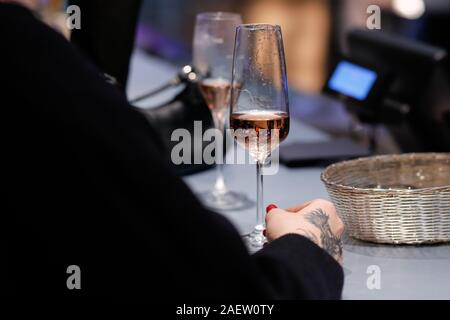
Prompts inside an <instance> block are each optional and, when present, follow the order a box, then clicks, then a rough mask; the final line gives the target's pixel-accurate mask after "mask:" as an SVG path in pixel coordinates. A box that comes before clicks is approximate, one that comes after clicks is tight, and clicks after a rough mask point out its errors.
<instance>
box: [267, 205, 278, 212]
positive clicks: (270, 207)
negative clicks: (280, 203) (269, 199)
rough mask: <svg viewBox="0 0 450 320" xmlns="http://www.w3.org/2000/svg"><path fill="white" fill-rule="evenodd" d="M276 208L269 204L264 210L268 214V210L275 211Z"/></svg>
mask: <svg viewBox="0 0 450 320" xmlns="http://www.w3.org/2000/svg"><path fill="white" fill-rule="evenodd" d="M276 208H278V207H277V206H276V205H274V204H269V205H268V206H267V208H266V213H269V211H270V210H272V209H276Z"/></svg>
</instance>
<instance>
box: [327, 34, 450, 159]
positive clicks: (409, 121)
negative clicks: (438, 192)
mask: <svg viewBox="0 0 450 320" xmlns="http://www.w3.org/2000/svg"><path fill="white" fill-rule="evenodd" d="M348 47H349V50H348V52H347V53H346V54H345V55H343V56H342V58H341V59H340V60H339V61H338V63H337V64H336V65H335V66H334V68H333V69H332V71H331V73H330V76H329V78H328V80H327V82H326V84H325V87H324V90H323V91H324V93H326V94H327V95H331V96H334V97H336V98H338V99H339V100H341V101H343V102H344V103H345V104H346V105H347V107H348V108H349V110H350V112H352V113H354V114H355V115H357V116H358V117H359V119H360V120H361V121H362V122H366V123H375V124H376V123H383V124H385V125H387V126H388V127H389V128H390V129H391V131H392V133H393V135H394V136H395V137H396V138H397V140H398V143H399V144H400V146H401V148H402V149H403V151H449V150H450V135H448V131H449V130H448V128H447V127H446V126H447V124H446V121H444V120H442V121H440V120H439V119H444V118H445V117H444V116H443V115H442V116H440V115H439V113H441V112H446V111H445V110H440V107H439V106H437V103H435V100H436V97H437V96H438V95H440V94H441V93H442V92H443V91H445V90H448V87H447V89H443V84H448V79H445V78H443V77H442V73H441V72H439V70H440V68H441V67H442V62H443V61H444V59H446V56H447V54H446V51H445V50H443V49H441V48H437V47H433V46H430V45H428V44H424V43H421V42H418V41H415V40H411V39H407V38H404V37H401V36H398V35H393V34H389V33H386V32H384V31H380V30H354V31H351V32H350V33H349V34H348ZM444 86H445V85H444ZM437 88H439V89H437ZM448 103H450V101H449V102H448Z"/></svg>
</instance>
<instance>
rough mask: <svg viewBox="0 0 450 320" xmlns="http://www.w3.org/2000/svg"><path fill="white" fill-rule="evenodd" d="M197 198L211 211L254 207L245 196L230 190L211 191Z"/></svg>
mask: <svg viewBox="0 0 450 320" xmlns="http://www.w3.org/2000/svg"><path fill="white" fill-rule="evenodd" d="M199 196H200V198H201V199H202V202H203V204H204V205H205V206H206V207H207V208H209V209H213V210H225V211H228V210H242V209H247V208H251V207H253V206H254V202H253V201H251V200H250V199H249V198H247V196H246V195H245V194H243V193H238V192H234V191H230V190H225V191H217V190H211V191H206V192H202V193H201V194H199Z"/></svg>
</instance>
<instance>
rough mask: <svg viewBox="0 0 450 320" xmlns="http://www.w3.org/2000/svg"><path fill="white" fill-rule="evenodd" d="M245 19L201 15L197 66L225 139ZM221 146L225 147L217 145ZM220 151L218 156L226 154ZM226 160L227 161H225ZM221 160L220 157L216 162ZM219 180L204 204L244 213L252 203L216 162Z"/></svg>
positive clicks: (196, 40)
mask: <svg viewBox="0 0 450 320" xmlns="http://www.w3.org/2000/svg"><path fill="white" fill-rule="evenodd" d="M241 23H242V19H241V16H240V15H239V14H235V13H228V12H205V13H200V14H198V15H197V21H196V25H195V33H194V44H193V51H194V52H193V62H194V67H195V68H196V71H197V73H198V75H199V76H200V79H199V85H200V90H201V92H202V94H203V96H204V98H205V100H206V102H207V104H208V107H209V109H210V110H211V114H212V118H213V120H214V125H215V127H216V129H219V130H220V131H221V134H222V137H224V131H225V130H224V129H225V118H226V117H227V116H228V112H229V104H230V87H231V67H232V62H233V47H234V38H235V30H236V27H237V26H238V25H239V24H241ZM217 145H218V146H219V145H221V144H217ZM222 151H223V150H218V148H216V152H222ZM222 158H224V157H222ZM217 159H219V158H218V157H217V155H216V160H217ZM216 167H217V179H216V183H215V185H214V188H213V189H212V190H211V191H208V192H203V193H202V194H201V198H202V200H203V203H204V204H205V205H206V206H207V207H209V208H212V209H216V210H232V209H242V208H245V207H248V206H251V205H252V202H251V201H250V200H249V199H248V198H247V197H246V196H245V195H244V194H241V193H237V192H234V191H231V190H229V189H228V188H227V187H226V185H225V181H224V177H223V164H222V163H219V162H216Z"/></svg>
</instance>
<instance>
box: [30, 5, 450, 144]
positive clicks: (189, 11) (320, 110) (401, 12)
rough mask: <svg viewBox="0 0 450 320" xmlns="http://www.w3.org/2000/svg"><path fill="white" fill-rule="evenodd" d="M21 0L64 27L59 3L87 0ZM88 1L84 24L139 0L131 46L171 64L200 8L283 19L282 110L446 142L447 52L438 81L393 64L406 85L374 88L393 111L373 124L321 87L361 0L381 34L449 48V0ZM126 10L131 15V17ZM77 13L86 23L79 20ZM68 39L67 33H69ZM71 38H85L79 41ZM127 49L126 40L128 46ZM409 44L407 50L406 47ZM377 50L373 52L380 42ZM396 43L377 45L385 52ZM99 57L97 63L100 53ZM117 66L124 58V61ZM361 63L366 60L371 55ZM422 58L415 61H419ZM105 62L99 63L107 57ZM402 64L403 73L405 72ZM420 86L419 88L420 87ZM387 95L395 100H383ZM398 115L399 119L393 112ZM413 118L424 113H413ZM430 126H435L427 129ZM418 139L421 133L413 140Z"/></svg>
mask: <svg viewBox="0 0 450 320" xmlns="http://www.w3.org/2000/svg"><path fill="white" fill-rule="evenodd" d="M30 1H32V2H34V3H35V4H36V6H40V11H41V12H42V16H43V17H44V20H46V21H48V22H49V23H50V24H52V25H54V26H55V27H58V25H59V26H60V27H61V29H62V30H63V33H65V34H66V36H68V37H69V32H68V31H67V30H64V26H63V24H64V19H63V18H62V17H63V14H62V13H61V12H63V10H64V8H65V6H67V5H68V4H71V3H73V4H80V6H82V5H83V6H85V7H86V6H88V5H89V4H90V2H89V1H83V0H72V1H63V0H30ZM96 3H99V5H97V6H98V8H97V10H96V12H97V13H96V14H95V15H93V16H91V17H86V16H87V15H84V16H83V12H82V21H83V23H84V24H83V25H84V26H86V25H88V24H92V23H91V22H89V21H96V20H99V19H100V20H101V19H105V21H107V22H108V23H110V25H114V23H116V21H114V19H111V15H114V14H113V11H114V10H116V12H120V7H121V6H122V7H123V8H124V10H128V9H127V8H129V7H130V6H132V5H124V3H134V5H135V6H136V7H138V6H139V5H140V6H141V7H140V10H139V11H138V12H139V14H138V17H136V18H137V25H136V29H134V26H133V28H130V30H132V32H133V33H132V34H135V37H134V39H135V44H134V45H135V47H137V48H138V49H140V50H139V51H141V52H145V53H147V54H148V56H149V57H152V58H153V59H156V60H154V61H155V64H161V65H170V66H173V67H174V68H180V67H182V66H184V65H186V64H190V63H191V58H192V38H193V30H194V24H195V16H196V15H197V14H198V13H200V12H205V11H229V12H237V13H240V14H241V15H242V17H243V21H244V23H256V22H259V23H272V24H279V25H281V27H282V31H283V37H284V45H285V54H286V64H287V71H288V78H289V87H290V91H291V92H290V101H291V113H292V114H293V115H294V116H295V117H297V118H299V119H301V120H302V121H304V122H305V123H307V124H310V125H312V126H314V127H317V128H319V129H321V130H324V131H325V132H328V133H330V134H332V135H333V136H339V135H347V136H348V135H349V128H351V130H350V131H351V132H350V135H351V134H355V133H356V135H359V136H363V137H364V136H369V137H368V138H367V139H371V137H370V135H372V136H373V135H374V133H373V130H374V128H375V129H376V130H378V131H379V132H377V133H376V134H377V139H378V140H379V142H380V143H378V145H379V146H381V148H380V150H378V153H394V152H410V151H449V150H450V93H449V91H450V89H449V80H448V79H449V78H450V68H449V63H448V58H445V59H443V61H440V62H439V63H440V66H439V76H438V77H439V80H438V81H435V78H436V77H435V75H434V71H433V75H428V74H427V75H425V73H423V70H422V71H420V72H419V71H418V72H417V73H416V74H414V72H413V71H414V70H413V69H414V67H415V63H410V64H409V65H406V64H405V65H404V66H402V70H400V71H399V72H400V73H402V74H401V75H399V74H397V75H396V76H397V78H398V79H400V80H398V79H397V80H398V81H392V83H393V84H394V85H393V86H394V87H395V86H397V87H399V86H409V87H408V90H406V91H405V90H404V91H403V92H400V93H401V94H399V92H398V90H397V89H396V88H390V89H389V90H385V91H386V92H385V93H383V97H380V99H379V100H378V101H377V102H376V103H378V104H382V103H385V101H388V102H389V103H390V105H389V106H388V108H385V109H383V110H382V109H379V110H377V112H378V113H384V114H388V113H389V112H391V111H392V110H394V109H395V110H394V112H393V113H397V114H396V115H393V116H391V115H390V114H389V115H388V116H386V118H388V117H389V119H383V120H380V121H378V120H377V121H378V122H380V123H377V126H376V127H374V126H371V127H367V126H365V125H361V121H355V118H360V119H359V120H361V117H360V115H355V114H353V115H352V114H351V112H350V113H349V112H348V108H347V107H348V106H347V105H346V101H342V99H339V98H340V96H338V97H337V99H332V100H330V99H328V98H327V97H326V95H324V94H323V93H324V88H325V87H326V84H327V80H329V79H330V75H331V74H332V72H333V69H334V68H335V67H336V65H337V64H338V63H339V61H341V60H342V57H343V56H347V55H348V54H349V43H348V41H349V40H348V39H349V37H348V35H349V32H350V31H351V30H354V29H355V28H361V29H365V30H368V29H367V27H366V22H367V19H368V17H369V16H370V13H368V12H367V8H368V7H369V6H370V5H377V6H379V7H380V8H381V31H380V32H382V34H393V35H396V36H400V37H403V38H405V39H409V40H411V41H413V42H412V43H414V42H415V41H416V42H417V43H424V44H428V45H433V46H436V47H437V48H440V49H442V50H443V52H445V51H446V52H448V51H449V49H450V40H449V39H450V37H449V36H448V30H450V1H448V0H370V1H369V0H141V1H140V0H132V1H131V0H130V1H129V2H128V1H125V0H123V1H120V0H114V1H103V2H102V1H96ZM81 4H82V5H81ZM127 6H128V7H127ZM114 7H115V9H114ZM113 9H114V10H113ZM108 10H110V13H109V15H110V17H109V18H105V17H106V16H107V14H105V13H104V12H108ZM135 11H137V10H135ZM103 15H104V17H103ZM116 16H117V14H116ZM123 16H125V14H124V15H123ZM107 19H109V20H107ZM120 19H122V21H120ZM116 20H117V23H118V24H117V25H119V23H122V25H127V23H126V22H124V21H123V17H118V16H117V17H116ZM134 20H135V19H131V20H130V21H134ZM86 21H88V23H85V22H86ZM99 24H101V22H99ZM130 24H131V23H130ZM122 29H125V28H122ZM122 29H121V28H115V29H114V30H112V31H111V30H100V32H99V34H97V39H100V38H102V39H103V38H108V39H107V40H108V41H109V42H111V41H112V42H114V39H115V37H116V38H117V39H122V38H124V37H125V38H126V34H125V33H126V31H125V30H122ZM128 31H129V30H128ZM374 32H376V31H374ZM72 40H74V37H73V36H72ZM75 40H76V39H75ZM386 41H388V40H386ZM390 41H391V44H392V42H394V45H395V42H396V40H390ZM91 42H92V41H91ZM97 42H98V41H94V44H93V45H92V43H91V44H90V46H91V47H92V48H91V49H92V50H91V52H88V53H90V55H91V56H95V51H96V50H97V51H101V48H100V47H101V46H100V45H98V46H96V43H97ZM117 42H118V43H115V44H114V46H115V47H113V48H114V49H117V52H119V51H121V50H123V48H122V47H121V43H120V42H119V40H117ZM388 42H389V41H388ZM88 45H89V44H88ZM413 46H414V45H413ZM80 47H87V46H86V45H83V44H81V46H80ZM363 47H364V45H363ZM407 47H408V45H406V46H405V48H407ZM131 49H132V48H131V47H130V48H129V51H131ZM363 49H364V48H363ZM422 49H423V48H422ZM422 49H420V48H419V49H418V51H417V52H416V53H415V55H416V56H419V59H420V55H421V53H420V51H421V50H422ZM408 50H409V49H406V51H404V52H403V53H401V54H404V55H405V56H408V54H409V52H408ZM411 50H412V49H411ZM424 50H425V51H427V50H428V49H427V48H425V49H424ZM114 51H115V50H111V46H110V47H109V49H108V50H107V51H105V52H104V54H103V55H104V56H106V57H103V60H108V55H112V53H111V52H114ZM360 51H361V52H359V55H360V56H364V55H368V54H370V52H363V51H364V50H360ZM412 51H413V50H412ZM412 51H411V55H413V54H412ZM380 52H382V51H381V49H380ZM126 53H127V52H126V50H125V51H124V53H123V57H125V56H126ZM397 53H398V52H397ZM397 53H395V52H393V51H386V55H391V54H392V55H395V54H397ZM401 54H400V55H401ZM427 54H428V53H427ZM382 55H383V54H381V56H378V57H377V58H378V60H379V61H376V62H377V63H378V64H384V67H385V68H388V69H389V68H391V69H392V68H393V67H395V64H396V63H397V62H398V61H400V62H402V59H397V60H395V59H394V60H392V61H390V63H391V64H389V63H387V61H384V60H383V59H384V58H383V57H382ZM433 55H434V57H435V56H436V54H433V53H430V54H429V55H428V56H429V57H431V59H433ZM123 57H122V59H123ZM411 61H412V60H411ZM113 63H114V61H112V60H111V61H110V62H109V64H110V65H111V64H113ZM98 64H100V65H101V63H98ZM105 65H107V63H106V64H105ZM126 67H127V68H128V66H126ZM370 67H374V65H372V66H369V68H370ZM111 68H113V67H111ZM427 68H428V67H426V66H425V65H424V67H423V68H422V69H427ZM433 68H434V66H433ZM104 69H106V70H107V71H108V68H107V67H105V68H104ZM408 69H409V72H412V73H408V74H407V73H405V72H404V71H405V70H408ZM127 72H128V71H127V70H122V72H121V73H122V74H123V75H124V77H126V75H127ZM414 76H416V79H415V83H414V84H405V83H406V82H407V80H408V78H410V77H414ZM148 77H149V78H151V77H152V75H151V74H149V75H148ZM390 80H391V79H390ZM386 81H387V80H385V82H386ZM405 81H406V82H405ZM421 82H422V83H421ZM435 82H436V84H435ZM428 83H433V85H432V86H433V88H431V89H430V88H425V84H428ZM397 84H398V85H397ZM396 90H397V91H396ZM417 91H423V92H424V94H423V95H421V96H420V97H419V96H416V95H415V93H417ZM425 91H427V93H426V94H425ZM405 92H406V95H407V97H406V99H403V100H402V99H398V98H399V96H401V95H402V94H403V95H405ZM128 94H129V95H130V90H128ZM133 94H135V92H133ZM130 98H132V97H130ZM335 98H336V97H335ZM392 98H394V100H397V101H394V103H392V101H391V100H392ZM400 98H402V97H400ZM416 100H417V101H419V100H420V106H414V105H412V106H411V104H415V101H416ZM367 108H368V107H367ZM389 108H390V109H389ZM402 108H403V109H402ZM405 108H406V109H408V108H410V109H411V110H412V112H410V114H408V115H406V113H409V111H407V112H406V113H405V114H404V115H402V112H404V110H406V109H405ZM408 110H409V109H408ZM403 116H404V117H403ZM401 117H403V118H404V119H400V118H401ZM394 118H395V119H394ZM422 119H428V120H427V121H422ZM372 120H373V119H371V121H372ZM362 122H364V121H362ZM366 122H370V121H366ZM372 122H373V121H372ZM378 124H381V125H378ZM434 127H435V128H437V129H436V130H434V131H432V130H431V131H430V130H429V129H430V128H434ZM392 136H394V137H392ZM419 140H420V143H416V142H417V141H419Z"/></svg>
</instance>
